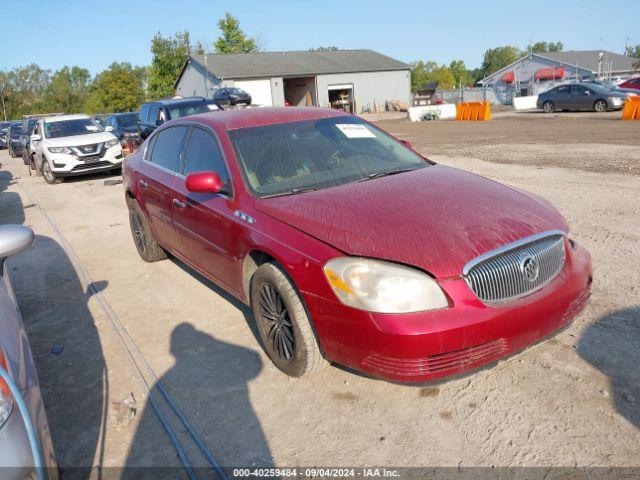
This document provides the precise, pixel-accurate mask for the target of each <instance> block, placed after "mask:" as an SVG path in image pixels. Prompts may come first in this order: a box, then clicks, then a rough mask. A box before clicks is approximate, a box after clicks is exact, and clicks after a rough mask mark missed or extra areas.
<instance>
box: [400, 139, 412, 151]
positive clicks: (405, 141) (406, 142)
mask: <svg viewBox="0 0 640 480" xmlns="http://www.w3.org/2000/svg"><path fill="white" fill-rule="evenodd" d="M400 143H402V144H403V145H404V146H405V147H409V148H410V149H412V150H413V145H411V142H410V141H409V140H400Z"/></svg>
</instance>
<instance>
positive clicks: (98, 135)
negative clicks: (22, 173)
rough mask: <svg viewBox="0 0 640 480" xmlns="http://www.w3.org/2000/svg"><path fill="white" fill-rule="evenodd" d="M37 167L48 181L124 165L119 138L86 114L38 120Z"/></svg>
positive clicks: (114, 169) (35, 134)
mask: <svg viewBox="0 0 640 480" xmlns="http://www.w3.org/2000/svg"><path fill="white" fill-rule="evenodd" d="M31 143H32V144H35V145H36V147H35V164H36V170H37V171H38V172H40V173H42V175H43V177H44V179H45V181H46V182H47V183H49V184H54V183H60V182H62V181H63V180H64V178H65V177H69V176H76V175H84V174H88V173H97V172H105V171H110V172H112V173H116V172H119V170H120V167H121V165H122V159H123V155H122V147H120V141H119V140H118V139H117V138H116V137H115V136H114V135H113V134H112V133H110V132H105V131H104V129H103V128H102V126H101V125H100V124H98V123H97V122H96V121H95V120H94V119H93V118H91V117H89V116H88V115H85V114H78V115H58V116H54V117H45V118H41V119H39V120H38V122H37V123H36V126H35V128H34V130H33V134H32V135H31Z"/></svg>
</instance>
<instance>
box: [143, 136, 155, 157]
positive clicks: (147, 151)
mask: <svg viewBox="0 0 640 480" xmlns="http://www.w3.org/2000/svg"><path fill="white" fill-rule="evenodd" d="M156 138H158V136H157V135H154V136H153V137H151V138H150V139H149V141H148V142H147V148H146V149H145V151H144V159H145V160H147V161H148V162H150V161H151V152H153V145H154V144H155V143H156Z"/></svg>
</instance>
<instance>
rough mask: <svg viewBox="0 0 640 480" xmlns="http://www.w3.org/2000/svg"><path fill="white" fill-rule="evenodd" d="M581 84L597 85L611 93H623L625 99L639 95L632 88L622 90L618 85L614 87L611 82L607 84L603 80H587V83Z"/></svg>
mask: <svg viewBox="0 0 640 480" xmlns="http://www.w3.org/2000/svg"><path fill="white" fill-rule="evenodd" d="M582 84H583V85H586V86H589V85H598V86H600V87H603V88H606V89H607V90H611V91H613V92H618V93H624V94H625V95H626V96H627V97H631V96H635V95H638V93H640V92H638V91H637V90H634V89H632V88H623V87H621V86H619V85H616V84H615V83H613V82H607V81H604V80H588V81H585V82H582Z"/></svg>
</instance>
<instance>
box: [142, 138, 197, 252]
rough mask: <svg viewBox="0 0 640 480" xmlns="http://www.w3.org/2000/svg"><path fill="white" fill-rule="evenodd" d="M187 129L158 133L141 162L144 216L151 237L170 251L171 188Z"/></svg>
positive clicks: (173, 244)
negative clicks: (145, 215)
mask: <svg viewBox="0 0 640 480" xmlns="http://www.w3.org/2000/svg"><path fill="white" fill-rule="evenodd" d="M188 130H189V128H188V127H186V126H175V127H170V128H166V129H164V130H162V131H161V132H158V134H157V135H155V136H154V138H152V139H151V140H150V143H149V146H148V147H147V151H146V154H145V157H144V159H143V161H142V162H140V178H139V180H138V182H139V185H138V192H139V198H140V201H141V206H142V208H143V209H144V210H145V212H146V213H147V218H148V219H149V225H150V226H151V230H152V231H153V235H154V237H155V238H156V240H157V241H158V242H159V243H160V244H161V245H162V246H163V247H165V248H167V249H169V250H174V249H176V248H177V246H176V242H177V239H176V235H175V229H174V228H173V224H172V220H171V201H172V190H171V189H172V187H173V184H174V182H175V181H176V178H177V175H178V171H179V169H180V164H181V160H182V152H183V148H184V141H185V138H186V134H187V132H188Z"/></svg>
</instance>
